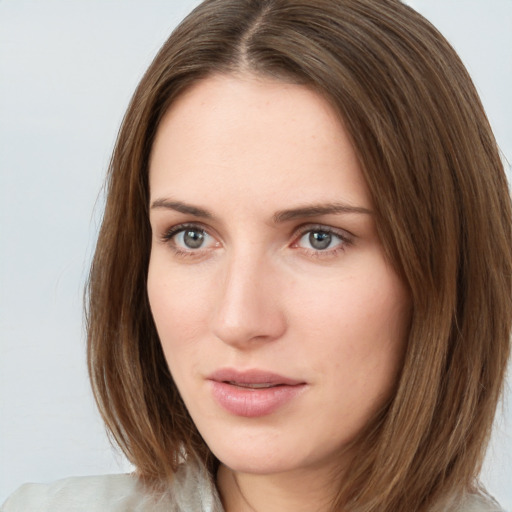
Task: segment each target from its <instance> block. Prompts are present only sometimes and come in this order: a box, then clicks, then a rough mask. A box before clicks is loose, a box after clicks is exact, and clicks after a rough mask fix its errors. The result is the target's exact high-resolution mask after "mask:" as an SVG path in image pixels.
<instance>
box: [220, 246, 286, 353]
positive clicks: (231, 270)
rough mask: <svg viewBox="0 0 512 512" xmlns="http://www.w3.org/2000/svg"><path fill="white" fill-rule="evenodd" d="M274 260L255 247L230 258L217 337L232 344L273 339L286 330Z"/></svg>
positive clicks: (222, 295) (239, 251)
mask: <svg viewBox="0 0 512 512" xmlns="http://www.w3.org/2000/svg"><path fill="white" fill-rule="evenodd" d="M276 285H277V283H276V282H275V272H274V270H273V264H272V260H271V258H270V257H269V256H268V255H265V254H264V253H263V252H262V251H259V250H257V249H255V248H254V247H252V248H250V247H248V248H245V249H240V250H238V251H236V252H235V251H233V252H232V253H231V254H230V255H229V257H227V258H226V261H225V266H224V269H223V274H222V279H221V281H220V282H219V293H218V303H217V307H216V310H215V314H214V319H213V331H214V334H215V335H216V336H217V337H218V338H219V339H221V340H222V341H224V342H225V343H228V344H230V345H236V346H238V347H240V348H243V347H246V346H247V342H249V341H255V340H260V341H263V340H266V341H269V340H273V339H276V338H278V337H280V336H281V335H282V334H283V333H284V331H285V329H286V319H285V317H284V311H283V309H282V307H281V306H282V305H281V303H280V300H279V289H278V287H277V286H276Z"/></svg>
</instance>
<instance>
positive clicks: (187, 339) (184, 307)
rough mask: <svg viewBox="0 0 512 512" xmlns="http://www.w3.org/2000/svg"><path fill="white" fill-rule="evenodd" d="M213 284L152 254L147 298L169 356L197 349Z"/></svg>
mask: <svg viewBox="0 0 512 512" xmlns="http://www.w3.org/2000/svg"><path fill="white" fill-rule="evenodd" d="M211 290H212V285H211V284H210V283H209V282H208V280H205V279H191V276H189V275H188V273H187V272H184V271H183V269H180V271H178V270H177V269H175V268H173V266H172V265H169V264H168V263H167V262H165V261H163V262H162V261H160V258H158V257H155V258H152V259H151V261H150V265H149V271H148V284H147V291H148V298H149V304H150V307H151V312H152V314H153V319H154V322H155V325H156V328H157V331H158V335H159V337H160V341H161V343H162V348H163V350H164V353H165V356H166V359H167V361H168V363H169V364H170V360H169V357H170V356H171V355H172V356H173V357H176V356H178V355H179V354H180V353H181V352H182V351H185V352H186V351H188V350H194V348H195V344H196V343H197V340H198V339H199V338H200V335H201V334H202V333H203V332H204V330H205V329H206V328H207V325H208V303H209V300H208V295H209V294H211Z"/></svg>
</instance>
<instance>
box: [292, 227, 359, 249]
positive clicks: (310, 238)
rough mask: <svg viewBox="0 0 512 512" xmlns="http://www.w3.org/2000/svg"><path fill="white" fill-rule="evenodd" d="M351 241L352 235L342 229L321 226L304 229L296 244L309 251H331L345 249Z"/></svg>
mask: <svg viewBox="0 0 512 512" xmlns="http://www.w3.org/2000/svg"><path fill="white" fill-rule="evenodd" d="M350 242H351V239H350V236H349V235H348V234H345V233H344V232H341V230H335V229H333V228H329V227H327V226H319V227H313V228H308V229H306V230H302V233H301V234H300V238H298V240H297V242H296V243H295V244H294V245H295V247H300V248H303V249H306V250H309V251H315V252H327V253H329V252H335V251H336V250H340V249H344V247H345V246H346V245H347V244H349V243H350Z"/></svg>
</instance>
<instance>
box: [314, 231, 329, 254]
mask: <svg viewBox="0 0 512 512" xmlns="http://www.w3.org/2000/svg"><path fill="white" fill-rule="evenodd" d="M331 239H332V237H331V235H330V234H329V233H326V232H325V231H313V232H312V233H310V234H309V243H310V244H311V247H313V248H314V249H318V250H322V249H327V247H329V245H330V244H331Z"/></svg>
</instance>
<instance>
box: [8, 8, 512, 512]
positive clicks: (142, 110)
mask: <svg viewBox="0 0 512 512" xmlns="http://www.w3.org/2000/svg"><path fill="white" fill-rule="evenodd" d="M510 227H511V218H510V201H509V197H508V192H507V186H506V181H505V177H504V173H503V168H502V165H501V163H500V160H499V156H498V153H497V149H496V145H495V142H494V139H493V137H492V133H491V131H490V128H489V126H488V123H487V121H486V118H485V114H484V113H483V110H482V108H481V105H480V102H479V99H478V96H477V95H476V92H475V90H474V88H473V86H472V84H471V81H470V79H469V77H468V75H467V73H466V71H465V69H464V67H463V66H462V64H461V63H460V61H459V59H458V58H457V56H456V55H455V53H454V52H453V50H452V49H451V47H450V46H449V45H448V44H447V43H446V41H445V40H444V39H443V38H442V36H440V35H439V33H438V32H437V31H436V30H435V29H433V28H432V27H431V26H430V25H429V24H428V23H427V22H426V21H425V20H424V19H423V18H421V17H420V16H419V15H418V14H416V13H415V12H414V11H412V10H411V9H410V8H408V7H406V6H404V5H402V4H400V3H399V2H397V1H394V0H389V1H387V0H386V1H378V2H377V1H375V0H371V1H370V0H358V1H334V0H329V1H327V0H323V1H318V0H317V1H315V2H306V1H299V0H297V1H292V0H281V1H279V0H268V1H264V0H260V1H258V0H252V1H251V0H246V1H240V0H231V1H227V0H209V1H206V2H204V3H202V4H201V5H200V6H199V7H198V8H197V9H196V10H195V11H194V12H193V13H192V14H191V15H190V16H189V17H188V18H187V19H186V20H185V21H184V22H183V23H182V24H181V25H180V26H179V27H178V29H177V30H176V31H175V32H174V33H173V35H171V37H170V39H169V40H168V41H167V43H166V44H165V45H164V47H163V48H162V50H161V51H160V53H159V54H158V56H157V57H156V59H155V61H154V62H153V64H152V65H151V67H150V68H149V70H148V71H147V73H146V75H145V77H144V78H143V80H142V81H141V83H140V85H139V87H138V89H137V91H136V93H135V96H134V98H133V100H132V103H131V105H130V107H129V109H128V112H127V114H126V117H125V120H124V122H123V126H122V128H121V132H120V135H119V138H118V143H117V146H116V149H115V152H114V156H113V159H112V164H111V170H110V175H109V188H108V199H107V205H106V210H105V216H104V220H103V225H102V230H101V233H100V237H99V240H98V245H97V250H96V255H95V259H94V263H93V267H92V271H91V279H90V287H89V309H88V321H89V368H90V375H91V379H92V383H93V388H94V391H95V393H96V397H97V400H98V404H99V407H100V410H101V412H102V414H103V416H104V419H105V421H106V423H107V425H108V427H109V429H110V430H111V432H112V434H113V435H114V437H115V439H116V440H117V442H118V443H119V445H120V446H121V447H122V448H123V450H124V452H125V453H126V454H127V456H128V458H129V459H130V460H131V461H132V462H133V463H134V464H135V466H136V468H137V475H138V479H136V478H135V477H129V476H118V477H104V478H100V479H85V480H70V481H66V482H63V483H58V484H55V485H54V486H52V487H49V488H46V487H43V488H41V487H28V488H25V489H22V490H21V491H20V492H19V493H18V494H17V495H15V496H13V498H12V499H11V501H10V502H8V503H7V504H6V506H5V510H6V511H9V510H18V509H19V510H30V509H31V508H32V509H33V508H34V507H35V505H34V504H37V506H38V507H39V506H40V505H41V502H43V503H44V505H43V510H45V509H48V510H50V509H51V510H57V509H58V507H60V508H61V509H62V510H64V509H66V510H67V509H70V508H71V507H75V508H76V507H79V506H82V507H85V508H84V510H85V509H87V510H91V509H92V510H94V509H95V508H94V507H96V509H97V510H105V509H108V510H132V509H135V510H157V509H159V507H161V508H162V509H166V510H167V509H171V510H173V509H174V510H222V509H224V510H226V511H227V512H231V511H235V510H237V511H243V510H287V509H293V510H344V511H345V510H346V511H348V510H354V511H356V510H357V511H377V510H379V511H411V510H415V511H427V510H428V511H434V510H499V508H497V506H496V505H495V504H493V502H492V501H491V500H490V499H488V498H486V497H485V496H484V495H483V493H480V492H479V489H478V484H477V480H476V478H477V475H478V470H479V467H480V464H481V460H482V457H483V453H484V450H485V445H486V442H487V439H488V436H489V431H490V427H491V424H492V419H493V416H494V411H495V408H496V403H497V400H498V397H499V394H500V391H501V388H502V383H503V378H504V372H505V367H506V361H507V357H508V353H509V334H510V320H511V304H510V287H511V286H510V285H511V283H510V275H511V254H510V251H511V240H510V231H511V229H510ZM93 502H95V504H94V505H92V503H93ZM44 507H46V508H44ZM116 507H117V509H116ZM137 507H138V508H137Z"/></svg>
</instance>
